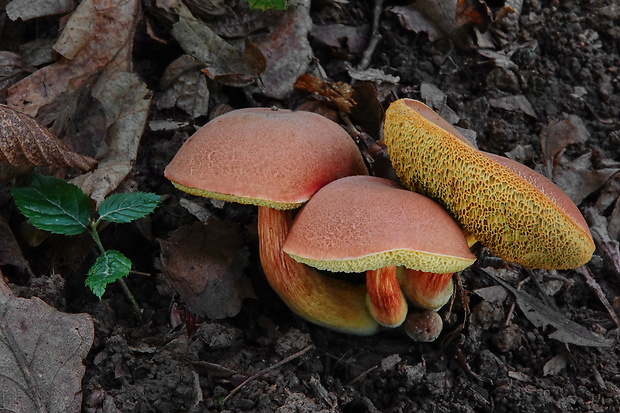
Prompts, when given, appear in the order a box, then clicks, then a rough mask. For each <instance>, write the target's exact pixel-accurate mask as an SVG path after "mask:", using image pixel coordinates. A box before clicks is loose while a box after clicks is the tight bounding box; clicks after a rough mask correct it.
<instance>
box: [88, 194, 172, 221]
mask: <svg viewBox="0 0 620 413" xmlns="http://www.w3.org/2000/svg"><path fill="white" fill-rule="evenodd" d="M160 201H161V197H160V196H159V195H155V194H151V193H146V192H134V193H125V194H114V195H111V196H110V197H108V198H107V199H106V200H105V201H103V202H102V203H101V206H99V211H98V212H99V216H100V219H103V220H105V221H110V222H119V223H125V222H131V221H133V220H135V219H138V218H142V217H144V216H146V215H148V214H150V213H151V212H153V210H154V209H155V208H156V207H157V205H159V202H160Z"/></svg>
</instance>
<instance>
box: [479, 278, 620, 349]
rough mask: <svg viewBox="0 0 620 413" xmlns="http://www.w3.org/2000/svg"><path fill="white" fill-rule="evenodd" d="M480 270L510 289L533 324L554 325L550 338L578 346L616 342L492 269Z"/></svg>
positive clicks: (600, 345)
mask: <svg viewBox="0 0 620 413" xmlns="http://www.w3.org/2000/svg"><path fill="white" fill-rule="evenodd" d="M479 271H481V272H483V273H484V274H486V275H488V276H489V277H491V278H492V279H493V280H494V281H495V282H497V283H498V284H500V285H501V286H502V287H504V288H505V289H507V290H508V291H510V292H511V293H512V294H513V295H514V296H515V298H516V300H517V305H518V306H519V308H520V309H521V311H523V314H524V315H525V317H526V318H527V319H528V320H529V321H530V322H531V323H532V324H534V325H535V326H536V327H539V328H546V327H547V326H551V327H553V328H554V329H555V331H554V332H553V333H551V334H549V337H550V338H553V339H555V340H558V341H560V342H562V343H565V344H575V345H578V346H592V347H610V346H611V345H612V344H613V343H614V341H613V340H610V339H606V338H604V337H601V336H600V335H598V334H595V333H593V332H592V331H590V330H588V329H587V328H585V327H584V326H582V325H580V324H577V323H575V322H574V321H571V320H569V319H567V318H565V317H564V316H563V315H562V314H560V313H559V312H557V311H556V310H555V309H553V308H551V307H549V306H547V305H546V304H544V303H543V302H541V301H539V300H537V299H535V298H534V297H532V296H531V295H529V294H527V293H526V292H523V291H520V290H517V289H516V288H514V287H512V286H511V285H510V284H508V283H507V282H505V281H504V280H502V279H501V278H499V277H498V276H496V275H494V274H493V273H492V272H491V271H488V270H485V271H483V270H479Z"/></svg>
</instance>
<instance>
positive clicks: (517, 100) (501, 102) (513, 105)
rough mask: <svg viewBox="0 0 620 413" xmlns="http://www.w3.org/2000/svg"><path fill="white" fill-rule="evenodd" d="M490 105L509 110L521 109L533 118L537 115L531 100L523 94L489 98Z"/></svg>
mask: <svg viewBox="0 0 620 413" xmlns="http://www.w3.org/2000/svg"><path fill="white" fill-rule="evenodd" d="M489 105H491V106H492V107H494V108H498V109H504V110H509V111H521V112H523V113H525V114H526V115H528V116H531V117H533V118H535V117H536V112H534V108H533V107H532V104H531V103H530V101H529V100H527V98H526V97H525V96H523V95H512V96H504V97H501V98H497V99H493V98H491V99H489Z"/></svg>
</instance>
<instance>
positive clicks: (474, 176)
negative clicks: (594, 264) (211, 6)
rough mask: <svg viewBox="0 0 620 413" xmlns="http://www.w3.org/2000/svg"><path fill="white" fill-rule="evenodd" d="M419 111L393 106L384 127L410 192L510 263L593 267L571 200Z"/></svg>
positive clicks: (404, 103)
mask: <svg viewBox="0 0 620 413" xmlns="http://www.w3.org/2000/svg"><path fill="white" fill-rule="evenodd" d="M416 105H421V104H420V103H419V102H415V101H411V100H408V99H401V100H399V101H396V102H394V103H393V104H392V105H391V106H390V108H389V109H388V110H387V112H386V119H385V126H384V139H385V143H386V145H387V148H388V152H389V155H390V159H391V161H392V164H393V165H394V168H395V169H396V172H397V173H398V176H399V177H400V178H401V180H402V181H403V184H404V185H405V186H406V187H407V188H409V189H410V190H413V191H416V192H420V193H423V194H426V195H427V196H429V197H431V198H433V199H436V200H437V201H438V202H440V203H441V204H442V205H444V206H445V207H446V208H447V209H448V210H449V211H451V212H452V214H453V215H454V216H455V218H456V220H457V221H458V222H459V223H460V224H461V225H462V227H463V228H464V230H465V231H468V232H470V233H471V234H473V236H474V237H475V238H476V239H477V240H478V241H480V242H481V243H482V244H483V245H485V246H486V247H488V248H489V249H490V250H491V251H493V252H494V253H495V254H496V255H498V256H499V257H501V258H503V259H505V260H507V261H510V262H514V263H518V264H521V265H523V266H526V267H529V268H543V269H570V268H575V267H578V266H580V265H583V264H585V263H586V262H588V261H589V260H590V257H591V256H592V253H593V251H594V243H593V241H592V237H591V235H590V231H589V229H588V227H587V224H586V223H585V220H584V219H583V217H582V216H581V214H580V213H579V211H578V209H577V207H576V206H575V205H574V204H573V203H572V201H570V199H569V198H568V196H566V195H565V194H564V193H563V192H562V191H561V190H560V189H559V188H557V187H555V186H554V185H552V184H551V186H549V185H546V187H545V189H544V192H543V191H541V190H540V189H539V188H538V187H537V186H535V185H533V184H532V183H530V182H529V181H528V180H526V179H524V178H523V177H522V176H521V175H520V174H519V173H515V172H513V171H512V170H511V169H509V168H507V167H505V166H504V165H502V164H500V163H499V162H496V161H494V160H493V159H491V158H490V157H489V156H486V155H485V154H484V153H482V152H480V151H478V150H477V149H475V148H474V147H473V146H471V145H470V144H468V143H466V142H464V141H463V140H462V139H459V138H457V137H456V136H455V135H454V134H452V133H449V132H448V131H446V130H445V129H443V128H440V127H439V126H437V125H436V124H435V123H433V122H431V121H429V120H427V119H426V118H425V117H423V116H421V115H420V114H419V113H418V111H417V110H415V109H414V108H415V107H416ZM424 108H426V107H424ZM426 110H429V109H428V108H426V109H424V110H422V112H423V113H424V112H425V111H426ZM532 172H533V171H532ZM548 184H550V182H548ZM548 192H553V193H552V194H551V197H549V196H547V195H546V193H548Z"/></svg>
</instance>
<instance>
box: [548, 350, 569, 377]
mask: <svg viewBox="0 0 620 413" xmlns="http://www.w3.org/2000/svg"><path fill="white" fill-rule="evenodd" d="M567 365H568V354H567V353H561V354H558V355H557V356H555V357H553V358H552V359H551V360H549V361H548V362H546V363H545V365H544V366H543V376H555V375H556V374H558V373H560V372H561V371H562V370H564V369H565V368H566V366H567Z"/></svg>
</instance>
